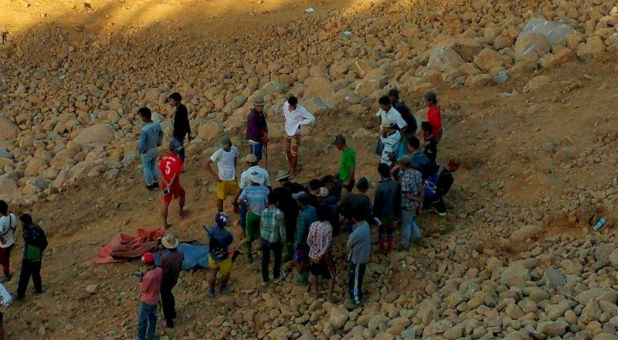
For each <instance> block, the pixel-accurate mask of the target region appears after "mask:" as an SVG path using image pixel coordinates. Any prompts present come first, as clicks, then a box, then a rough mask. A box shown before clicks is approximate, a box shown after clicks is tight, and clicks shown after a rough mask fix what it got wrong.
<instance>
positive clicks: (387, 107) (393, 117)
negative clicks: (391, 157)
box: [376, 96, 408, 133]
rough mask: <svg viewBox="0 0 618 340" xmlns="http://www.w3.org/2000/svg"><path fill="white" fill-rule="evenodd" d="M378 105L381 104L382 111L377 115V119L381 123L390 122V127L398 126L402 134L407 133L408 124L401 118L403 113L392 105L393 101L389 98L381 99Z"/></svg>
mask: <svg viewBox="0 0 618 340" xmlns="http://www.w3.org/2000/svg"><path fill="white" fill-rule="evenodd" d="M378 103H379V104H380V110H378V112H377V113H376V117H379V118H380V123H384V122H388V123H390V125H396V126H397V128H398V129H399V131H400V132H401V133H405V132H406V129H407V128H408V124H407V123H406V121H405V120H404V119H403V117H401V113H399V111H397V110H396V109H395V108H394V107H393V106H392V105H391V100H390V99H389V98H388V96H382V97H380V99H378Z"/></svg>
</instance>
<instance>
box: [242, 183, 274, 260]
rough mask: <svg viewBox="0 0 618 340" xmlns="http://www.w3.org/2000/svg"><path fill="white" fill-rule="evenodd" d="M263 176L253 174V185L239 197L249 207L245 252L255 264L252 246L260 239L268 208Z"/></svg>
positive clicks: (245, 189) (244, 231)
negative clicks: (262, 222) (262, 223)
mask: <svg viewBox="0 0 618 340" xmlns="http://www.w3.org/2000/svg"><path fill="white" fill-rule="evenodd" d="M263 181H264V180H263V178H262V176H261V175H260V174H259V173H257V172H251V173H250V174H249V182H250V183H251V185H249V186H248V187H246V188H244V189H243V190H242V192H241V193H240V196H238V200H239V201H240V202H242V203H243V204H246V205H247V208H248V209H247V219H246V222H245V230H243V233H244V234H245V237H246V239H245V248H246V249H245V250H246V251H247V258H248V259H249V262H250V263H253V254H252V252H251V245H252V243H253V241H255V240H257V239H258V237H260V221H261V218H262V211H264V209H266V207H267V206H268V193H269V190H268V188H267V187H265V186H264V185H262V183H263Z"/></svg>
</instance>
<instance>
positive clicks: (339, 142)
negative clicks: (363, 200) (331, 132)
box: [335, 135, 356, 198]
mask: <svg viewBox="0 0 618 340" xmlns="http://www.w3.org/2000/svg"><path fill="white" fill-rule="evenodd" d="M335 146H336V147H337V149H338V150H340V151H341V160H340V161H339V173H338V174H337V178H338V179H339V182H341V186H342V189H341V198H343V197H345V195H347V194H348V193H349V192H350V191H352V189H353V188H354V170H355V168H356V152H355V151H354V149H352V148H351V147H349V146H348V145H347V144H346V142H345V137H344V136H343V135H337V136H336V137H335Z"/></svg>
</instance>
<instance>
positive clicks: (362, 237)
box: [345, 216, 371, 309]
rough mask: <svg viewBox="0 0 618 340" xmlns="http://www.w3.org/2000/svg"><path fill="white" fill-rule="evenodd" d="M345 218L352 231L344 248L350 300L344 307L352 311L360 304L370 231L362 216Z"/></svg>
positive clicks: (369, 246)
mask: <svg viewBox="0 0 618 340" xmlns="http://www.w3.org/2000/svg"><path fill="white" fill-rule="evenodd" d="M345 218H346V219H347V220H348V221H349V222H351V223H352V224H353V226H352V230H353V231H352V233H351V234H350V236H349V237H348V242H347V243H346V246H347V247H348V249H350V253H349V255H348V292H349V294H350V299H349V300H348V301H346V307H348V308H350V309H352V308H356V307H358V306H360V305H361V303H362V298H363V277H364V276H365V269H366V268H367V262H369V253H370V251H371V231H370V230H369V224H368V223H367V222H366V221H364V220H363V219H362V216H347V217H345Z"/></svg>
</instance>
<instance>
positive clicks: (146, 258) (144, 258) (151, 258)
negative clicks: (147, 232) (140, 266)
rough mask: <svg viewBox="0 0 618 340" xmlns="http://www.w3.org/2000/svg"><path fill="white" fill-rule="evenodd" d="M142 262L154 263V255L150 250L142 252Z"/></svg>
mask: <svg viewBox="0 0 618 340" xmlns="http://www.w3.org/2000/svg"><path fill="white" fill-rule="evenodd" d="M142 263H144V264H153V263H154V255H153V254H152V253H151V252H147V253H144V255H142Z"/></svg>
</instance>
